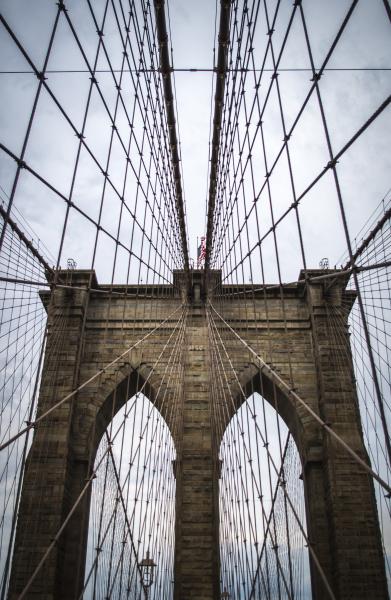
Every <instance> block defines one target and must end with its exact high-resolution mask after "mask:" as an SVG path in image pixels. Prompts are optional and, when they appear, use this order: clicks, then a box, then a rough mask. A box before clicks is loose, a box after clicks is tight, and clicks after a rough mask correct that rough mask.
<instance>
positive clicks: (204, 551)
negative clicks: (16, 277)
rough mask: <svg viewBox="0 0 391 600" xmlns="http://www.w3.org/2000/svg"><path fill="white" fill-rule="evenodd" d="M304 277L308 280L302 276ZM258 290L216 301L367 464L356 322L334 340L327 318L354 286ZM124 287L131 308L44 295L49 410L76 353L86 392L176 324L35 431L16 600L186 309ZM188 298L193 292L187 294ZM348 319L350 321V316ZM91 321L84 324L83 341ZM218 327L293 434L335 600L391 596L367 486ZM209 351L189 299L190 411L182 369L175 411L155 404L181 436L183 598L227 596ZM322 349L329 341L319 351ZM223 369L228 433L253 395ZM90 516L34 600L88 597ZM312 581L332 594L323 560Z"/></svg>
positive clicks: (66, 384)
mask: <svg viewBox="0 0 391 600" xmlns="http://www.w3.org/2000/svg"><path fill="white" fill-rule="evenodd" d="M314 273H315V274H321V272H318V271H315V272H314ZM216 276H218V273H217V275H216ZM303 276H304V275H303V274H301V275H300V277H301V281H302V280H303ZM174 278H176V281H177V282H178V281H179V282H180V281H184V274H183V273H181V272H174ZM89 281H93V287H94V288H95V289H98V288H100V289H101V290H103V291H107V292H109V290H110V288H109V287H108V286H99V284H98V283H97V281H96V278H95V275H94V273H92V272H90V271H73V272H72V282H73V284H74V285H75V286H76V287H82V286H83V285H86V282H89ZM338 281H340V282H341V283H339V282H338ZM246 287H249V286H246ZM260 287H261V286H259V285H255V286H254V295H253V297H252V298H251V300H249V299H247V300H246V299H245V297H244V298H240V297H235V296H232V295H231V290H230V289H229V288H228V287H225V286H221V288H220V292H221V294H222V296H221V297H220V298H215V299H214V298H211V300H212V302H213V303H214V305H215V306H216V309H217V310H218V311H219V312H221V314H222V315H223V317H224V319H226V320H227V321H228V323H230V325H231V326H232V327H233V328H234V329H235V330H236V331H237V332H238V333H239V335H241V336H242V337H243V338H244V339H245V340H246V341H247V343H248V344H249V345H250V346H251V347H252V348H254V349H255V351H256V352H257V353H258V354H259V355H260V356H261V357H263V358H264V360H266V361H267V362H268V363H272V364H273V368H275V369H276V370H277V372H278V373H279V374H280V376H281V377H282V378H283V379H284V380H285V381H286V382H288V383H289V384H290V385H293V386H294V387H295V389H297V390H299V393H300V396H301V397H302V398H303V399H304V400H305V402H306V403H307V404H308V405H309V406H311V408H312V409H313V410H315V411H316V412H318V413H320V414H321V415H322V416H323V417H324V418H326V419H327V420H328V421H330V422H331V423H332V426H333V427H335V429H336V431H338V432H339V433H340V434H341V435H342V436H343V437H344V438H345V439H346V440H347V441H348V443H351V444H352V446H353V447H354V449H355V450H356V451H357V452H359V454H360V455H361V456H362V457H364V459H365V460H367V455H366V452H365V448H364V445H363V441H362V433H361V425H360V422H359V418H358V412H357V398H356V392H355V389H354V385H353V378H352V366H351V355H350V348H349V336H348V333H347V327H346V325H347V324H346V322H345V323H342V324H341V330H340V331H339V332H338V336H336V335H335V332H333V331H330V325H329V322H328V310H329V309H330V308H331V307H332V309H333V310H339V307H340V306H341V305H342V303H344V305H345V306H349V305H352V303H353V302H354V297H353V296H354V294H353V295H352V294H351V293H350V292H346V291H344V289H343V282H342V280H338V279H336V280H335V283H334V288H335V289H334V288H333V289H332V290H331V292H330V291H329V292H328V293H327V294H325V293H324V289H323V286H322V284H317V285H314V284H312V285H310V286H305V285H304V284H303V282H301V283H298V284H289V285H287V286H285V287H284V288H283V290H282V295H283V302H282V301H281V290H279V289H277V290H276V289H265V290H261V291H260V292H257V291H255V290H256V289H257V288H260ZM114 288H115V291H116V292H123V293H125V292H126V294H129V297H128V298H126V301H124V299H123V298H119V297H115V296H113V297H111V298H110V296H109V294H107V295H106V294H102V293H98V292H96V293H94V292H92V293H91V294H90V297H89V299H88V302H87V294H86V292H84V291H82V290H73V291H71V293H65V291H64V290H62V291H60V290H57V291H56V292H55V294H54V297H52V299H50V295H49V293H42V294H41V297H42V299H43V301H44V303H45V305H46V306H47V307H48V310H49V329H50V332H51V334H50V336H52V338H53V344H52V339H51V337H50V336H49V340H48V347H47V356H46V358H45V365H44V372H43V377H42V383H41V390H40V399H39V408H38V411H39V412H42V411H43V410H44V409H45V410H46V408H48V407H49V406H51V405H52V404H53V403H54V402H56V401H58V400H59V399H61V398H62V397H63V396H64V395H66V394H67V393H68V392H69V391H70V390H71V389H72V386H73V384H74V381H73V377H74V368H75V364H76V360H77V355H78V352H79V349H81V364H80V370H79V373H78V380H77V382H78V383H79V384H80V383H82V382H83V381H85V380H87V379H88V378H89V377H91V376H92V375H93V374H94V373H96V372H97V370H98V369H100V368H102V366H104V365H106V364H108V363H109V362H110V361H111V360H113V358H115V357H116V356H118V355H120V354H121V353H122V352H124V351H125V350H126V349H128V348H129V347H130V346H131V345H132V344H134V343H135V342H136V341H138V340H139V339H140V338H141V337H142V336H144V335H145V334H146V333H149V332H150V331H151V329H153V328H154V327H157V326H158V325H159V323H160V322H161V321H162V320H164V319H166V318H167V317H168V318H169V319H168V321H167V323H166V324H165V325H164V326H163V327H160V328H159V329H158V330H157V331H156V332H154V333H153V334H152V335H151V336H149V338H148V340H147V341H146V342H145V343H144V344H142V345H140V347H139V348H137V349H136V350H132V352H129V354H128V355H127V356H126V358H125V359H124V360H123V361H120V364H119V365H117V367H119V368H113V369H109V370H108V371H107V372H105V373H104V374H102V375H101V376H100V377H99V378H97V380H96V381H94V382H93V383H92V384H91V386H89V387H88V388H85V389H84V390H83V391H81V392H80V393H79V394H78V395H77V397H76V398H75V399H74V401H73V402H72V411H71V410H70V409H71V403H69V404H65V405H64V406H62V407H61V409H59V410H58V412H56V413H55V414H56V418H55V419H53V420H51V421H49V422H48V423H49V426H48V427H44V426H42V427H38V428H37V431H36V432H35V435H34V441H33V445H32V449H31V451H30V454H29V459H28V463H27V468H26V475H25V480H24V486H23V493H22V501H21V507H20V512H19V521H18V529H17V536H16V544H15V555H14V559H13V566H12V574H11V584H10V593H9V598H10V599H11V600H14V599H16V598H17V597H18V595H19V594H20V591H21V590H22V589H23V587H24V585H25V583H26V581H27V580H28V578H29V577H30V575H31V573H32V571H33V570H34V568H35V566H36V564H37V561H38V560H39V558H40V556H41V555H42V553H43V552H44V551H45V549H46V547H47V545H48V543H50V540H51V539H53V537H54V536H55V534H56V532H57V530H58V527H59V526H60V524H61V523H62V521H63V519H64V515H65V514H67V511H68V510H69V508H70V507H71V506H72V505H73V503H74V501H75V499H76V497H77V495H78V493H79V492H80V489H81V488H82V487H83V485H84V484H85V479H86V477H87V476H88V464H89V462H88V461H89V459H90V457H91V456H92V455H93V454H94V452H95V450H96V447H97V445H98V443H99V435H101V434H102V433H103V431H104V428H105V427H107V426H108V425H109V422H110V418H111V409H112V407H113V406H115V410H119V408H120V407H121V406H122V405H123V403H124V402H125V401H126V400H127V399H128V398H127V397H126V394H127V393H129V394H134V393H135V392H136V391H137V389H139V387H140V386H141V385H142V382H143V381H145V379H146V378H148V376H149V374H151V367H152V365H154V364H155V362H156V360H157V358H158V356H159V354H160V353H161V351H162V349H163V347H164V344H165V343H166V342H167V340H168V339H169V336H170V334H171V333H172V331H173V328H174V327H175V325H176V322H177V318H178V317H179V314H180V310H179V311H177V313H176V314H175V315H172V316H171V317H170V314H171V313H172V312H173V311H174V310H176V309H177V308H178V307H180V305H181V298H180V297H179V296H174V295H173V289H171V290H170V289H169V287H167V286H153V285H151V286H145V290H144V291H145V294H146V295H151V296H153V297H152V298H140V297H139V298H137V297H134V296H132V294H131V292H136V290H132V289H131V286H130V287H126V288H125V287H124V286H114ZM235 290H236V288H235ZM185 296H186V293H185V291H184V292H183V294H182V297H183V298H184V297H185ZM265 299H266V300H265ZM311 307H312V308H311ZM311 310H312V311H313V318H312V319H311ZM343 314H344V315H345V318H347V314H346V311H345V312H344V313H343ZM59 316H62V317H64V318H65V319H67V325H68V327H67V328H66V334H62V335H63V340H62V347H61V353H60V354H55V353H54V352H53V351H52V350H51V348H52V347H53V348H54V347H55V343H54V342H55V340H56V336H57V337H58V335H59V334H58V332H56V329H55V323H57V322H58V317H59ZM84 316H85V317H86V327H85V331H84V336H83V339H81V327H82V322H83V318H84ZM216 321H218V318H216ZM220 332H221V334H222V336H223V338H224V343H225V344H226V348H227V351H228V353H229V355H230V357H231V360H232V361H233V365H234V369H235V372H236V373H237V376H238V377H239V380H240V384H241V386H242V388H243V389H244V390H245V392H246V395H250V394H251V393H252V392H253V391H257V392H260V393H264V396H265V398H266V400H267V401H268V402H270V404H272V405H273V406H275V407H276V408H277V410H279V411H280V415H281V416H282V418H284V419H285V420H286V423H287V424H288V427H290V428H291V431H292V433H293V434H294V438H295V441H296V443H297V446H298V448H299V452H300V455H301V459H302V464H303V479H304V484H305V496H306V497H305V500H306V513H307V526H308V535H309V539H310V542H311V544H312V545H313V548H314V549H315V551H316V552H317V556H318V559H319V561H320V563H321V565H322V567H323V570H324V571H325V573H326V575H327V577H328V578H329V581H330V582H331V585H332V588H333V592H334V594H335V597H336V599H337V600H380V599H381V600H384V599H386V598H387V591H386V582H385V573H384V562H383V557H382V551H381V541H380V534H379V528H378V517H377V513H376V504H375V500H374V494H373V488H372V482H371V480H370V478H369V477H368V476H367V475H365V474H363V473H362V472H361V471H360V469H359V468H358V467H357V465H356V464H355V463H354V462H353V461H351V460H350V459H347V456H346V455H345V454H344V452H343V451H341V450H340V449H339V448H338V446H337V445H336V444H335V442H333V441H330V439H329V438H327V437H326V436H325V434H324V432H323V431H322V430H321V429H320V428H319V427H318V425H317V424H316V422H315V421H314V419H313V418H312V417H311V416H310V415H309V413H308V412H307V411H306V409H305V408H304V407H303V406H299V405H297V403H296V402H293V401H292V399H290V398H288V397H287V396H286V394H285V392H284V390H282V389H280V388H279V387H278V386H277V385H276V384H274V383H273V382H272V381H271V380H270V378H268V375H267V374H266V373H265V372H263V373H262V374H261V375H260V373H259V371H258V368H257V366H256V364H254V363H255V361H254V358H253V357H252V356H251V354H250V353H249V352H248V351H246V350H245V349H244V347H242V346H241V344H240V343H239V342H238V341H237V340H235V339H233V336H232V335H231V334H229V332H227V330H226V329H224V328H222V329H220ZM341 332H343V334H341ZM209 343H210V340H209V339H208V327H207V319H206V308H205V305H203V304H202V303H199V304H192V303H191V302H190V304H189V307H188V317H187V328H186V332H185V346H184V348H182V349H181V360H182V361H183V367H184V371H183V379H181V381H180V386H181V395H180V398H179V399H178V398H176V402H180V403H181V407H180V408H181V410H180V411H171V412H170V410H169V406H168V404H169V403H171V404H172V402H173V400H172V399H173V398H174V397H175V395H174V393H173V389H174V387H173V386H174V385H176V382H177V377H179V372H178V373H177V374H175V375H173V379H172V380H171V381H170V383H169V385H168V387H167V377H166V378H165V389H166V395H165V404H162V400H161V401H160V400H159V398H162V397H163V395H164V391H163V390H164V388H161V394H160V395H159V397H158V398H157V401H156V406H157V408H158V409H159V410H161V412H162V414H163V417H164V418H166V420H167V422H168V424H169V427H170V429H171V431H172V432H175V440H174V441H175V443H176V446H177V451H178V454H177V459H176V462H175V475H176V498H177V501H176V531H175V540H176V549H175V573H174V581H175V585H174V598H175V600H189V599H192V600H212V599H213V600H218V599H219V598H220V589H219V581H220V573H219V535H218V523H219V515H218V498H217V494H218V468H217V467H216V460H217V458H216V456H215V455H214V450H213V449H214V448H215V447H216V444H218V443H219V441H220V437H221V432H220V433H219V432H216V431H214V429H213V419H212V415H213V409H214V407H212V406H211V397H210V388H211V385H212V382H211V381H210V371H209V367H208V364H209V360H210V358H209V357H210V348H209ZM316 343H318V344H319V345H318V347H317V348H316V346H315V344H316ZM171 350H172V347H171V345H169V346H168V348H167V350H166V352H164V355H163V358H162V359H161V360H160V361H159V364H158V365H157V367H156V368H155V371H154V372H153V374H152V376H151V377H150V380H149V385H148V387H147V388H144V392H145V393H146V394H147V395H148V396H149V397H150V399H151V400H152V401H154V399H155V398H156V390H157V389H159V386H160V383H161V381H162V379H163V377H164V372H165V368H166V366H167V364H168V361H169V356H170V351H171ZM336 356H338V361H337V360H336V358H335V357H336ZM223 362H224V365H225V368H226V370H227V371H226V372H227V379H228V383H227V382H226V380H225V378H223V381H222V383H221V385H222V386H224V389H223V390H222V394H221V399H223V398H230V397H231V394H232V395H233V397H234V403H233V405H232V403H231V401H230V405H229V406H227V410H226V411H225V415H226V419H227V423H226V424H225V425H228V421H229V419H230V418H231V416H232V415H233V413H234V410H236V409H237V408H238V407H239V406H240V404H241V403H242V402H243V401H244V398H243V397H242V394H241V391H240V389H238V385H237V381H236V377H235V376H234V375H233V373H232V371H231V369H230V366H229V363H228V361H227V360H226V359H225V358H223ZM214 383H216V382H214ZM219 385H220V381H219ZM137 386H139V387H138V388H137ZM227 386H230V389H227ZM114 399H115V405H113V401H114ZM170 415H171V416H170ZM70 419H71V421H70ZM175 419H178V420H177V421H175ZM97 432H98V433H97ZM98 434H99V435H98ZM88 514H89V498H86V501H85V502H84V503H82V504H81V505H80V507H79V510H78V513H77V518H76V519H73V520H72V521H71V522H70V523H69V526H68V528H67V530H66V532H65V534H64V536H63V538H62V539H61V540H60V543H59V544H58V547H56V548H55V549H54V551H53V552H52V553H51V555H50V557H49V559H48V561H47V563H46V564H45V569H44V571H43V572H41V573H40V574H39V575H38V577H37V578H36V580H35V582H34V584H33V585H32V587H31V589H30V592H29V594H28V595H27V598H29V599H34V600H35V599H36V600H38V599H39V600H71V598H72V599H73V598H74V597H75V595H76V597H77V594H76V592H77V591H78V590H79V591H80V590H81V588H82V585H83V580H84V560H85V551H86V542H87V529H86V527H85V528H84V530H82V528H81V526H80V524H81V523H82V522H84V523H88ZM32 524H34V526H32ZM79 557H81V558H80V559H79ZM311 578H312V593H313V598H314V599H316V600H326V598H327V600H328V599H329V596H328V593H327V592H326V591H325V588H324V585H323V583H322V580H321V577H320V576H319V573H318V571H317V570H316V568H315V566H314V564H311Z"/></svg>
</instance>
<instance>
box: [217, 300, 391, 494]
mask: <svg viewBox="0 0 391 600" xmlns="http://www.w3.org/2000/svg"><path fill="white" fill-rule="evenodd" d="M209 306H210V308H211V309H212V310H213V312H214V313H215V314H216V315H217V316H218V318H219V319H220V320H221V321H222V322H223V323H224V325H225V326H226V327H228V329H229V330H230V331H231V332H232V333H233V334H234V336H235V337H236V338H237V339H238V340H239V341H240V342H241V343H242V344H243V346H245V347H246V348H247V350H248V351H249V352H250V353H251V354H252V355H253V356H254V358H256V360H257V361H258V362H259V363H260V368H261V371H263V370H265V371H267V372H268V374H269V375H270V376H271V377H272V378H273V380H274V381H275V382H277V383H278V384H279V385H280V386H281V387H282V388H284V390H285V391H286V392H287V394H288V396H289V397H291V398H293V399H294V400H296V401H297V402H298V403H299V404H301V406H303V407H304V408H305V410H306V411H307V412H308V413H309V414H310V415H311V416H312V417H313V418H314V419H315V421H317V422H318V423H319V425H320V426H321V427H322V428H323V429H324V430H325V431H326V432H327V433H328V434H329V435H330V436H331V437H333V438H334V439H335V440H336V441H337V442H338V443H339V444H340V445H341V446H342V447H343V448H344V449H345V450H346V452H348V454H350V456H351V457H352V458H353V459H354V460H355V461H356V462H357V463H358V464H359V465H360V466H361V467H362V468H363V469H364V470H365V471H366V472H367V473H369V474H370V475H371V476H372V477H373V478H374V479H376V481H377V482H378V483H380V485H381V486H382V487H383V488H384V489H385V490H386V491H387V492H388V493H390V494H391V486H389V485H388V483H387V482H386V481H384V479H382V478H381V477H380V476H379V475H378V474H377V473H376V472H375V471H374V470H373V469H371V467H370V466H369V465H368V464H367V463H366V462H365V461H364V460H362V458H360V457H359V455H358V454H357V453H356V452H355V451H354V450H352V448H351V447H350V446H349V444H347V443H346V442H345V440H344V439H343V438H341V437H340V436H339V435H338V434H337V433H335V431H333V430H332V429H331V427H330V426H329V425H327V423H326V422H325V421H323V419H321V417H320V416H319V415H318V414H317V413H316V412H315V411H314V410H313V409H312V408H311V407H310V406H309V405H308V404H307V402H305V400H303V398H301V396H299V395H298V394H297V392H295V390H294V389H293V388H292V387H291V386H290V385H289V384H288V383H286V381H284V379H283V378H282V377H281V376H280V375H279V374H278V373H277V372H276V371H275V370H274V369H273V368H272V367H270V366H269V365H268V364H267V363H266V362H265V361H264V360H263V358H261V357H260V356H259V354H258V353H257V352H256V351H255V350H254V349H253V348H252V347H251V346H250V345H249V344H248V343H247V342H246V341H245V340H244V339H243V338H242V337H241V336H240V335H239V334H238V333H237V332H236V331H235V330H234V329H233V328H232V327H231V326H230V325H229V323H227V321H226V320H225V319H224V318H223V317H222V316H221V315H220V313H219V312H218V311H217V310H216V309H215V307H214V306H213V304H212V303H211V302H209Z"/></svg>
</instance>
